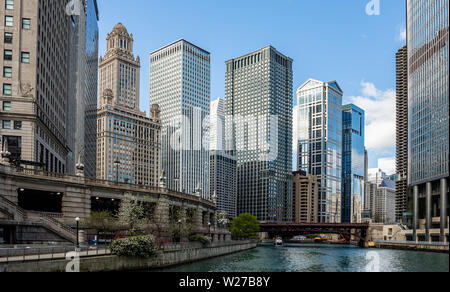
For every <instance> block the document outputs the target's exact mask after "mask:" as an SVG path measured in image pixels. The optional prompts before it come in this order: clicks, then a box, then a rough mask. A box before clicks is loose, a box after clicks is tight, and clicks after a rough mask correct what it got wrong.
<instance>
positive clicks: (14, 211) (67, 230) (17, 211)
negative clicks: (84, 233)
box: [0, 195, 77, 242]
mask: <svg viewBox="0 0 450 292" xmlns="http://www.w3.org/2000/svg"><path fill="white" fill-rule="evenodd" d="M0 208H2V209H3V210H6V211H7V212H8V213H9V214H11V215H12V216H13V218H11V219H12V220H14V221H15V222H20V223H31V224H32V225H39V226H42V227H44V228H45V229H47V230H49V231H50V232H53V233H55V234H57V235H59V236H60V237H62V238H64V239H66V240H68V241H71V242H76V239H77V234H76V231H74V230H73V229H72V228H71V227H70V226H67V225H65V224H63V223H61V222H59V221H58V220H56V219H55V218H53V217H51V216H49V215H46V214H45V213H40V212H33V211H26V210H24V209H22V208H20V207H19V206H18V205H17V204H15V203H13V202H11V201H9V200H8V199H6V198H5V197H3V196H1V195H0Z"/></svg>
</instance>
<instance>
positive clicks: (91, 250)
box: [0, 245, 111, 264]
mask: <svg viewBox="0 0 450 292" xmlns="http://www.w3.org/2000/svg"><path fill="white" fill-rule="evenodd" d="M76 251H78V252H79V256H80V258H81V257H93V256H104V255H110V254H111V251H110V250H109V246H108V245H104V246H80V248H79V249H78V250H77V248H76V247H75V246H46V247H18V248H0V264H8V263H13V262H16V263H17V262H28V261H42V260H61V259H66V257H67V254H68V253H70V252H76Z"/></svg>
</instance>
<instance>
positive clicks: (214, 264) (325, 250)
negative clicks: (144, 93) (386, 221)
mask: <svg viewBox="0 0 450 292" xmlns="http://www.w3.org/2000/svg"><path fill="white" fill-rule="evenodd" d="M161 271H164V272H368V271H375V272H377V271H379V272H449V254H448V253H429V252H415V251H402V250H383V249H373V250H371V249H362V248H358V247H353V246H343V245H326V244H286V245H284V246H283V247H275V246H273V245H263V246H259V247H258V248H256V249H253V250H249V251H244V252H240V253H237V254H233V255H228V256H223V257H218V258H214V259H209V260H204V261H201V262H196V263H192V264H186V265H181V266H177V267H172V268H168V269H164V270H161Z"/></svg>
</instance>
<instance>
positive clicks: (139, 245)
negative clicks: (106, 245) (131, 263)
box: [110, 235, 156, 258]
mask: <svg viewBox="0 0 450 292" xmlns="http://www.w3.org/2000/svg"><path fill="white" fill-rule="evenodd" d="M110 250H111V253H112V254H114V255H118V256H127V257H145V258H148V257H151V256H153V255H155V254H156V245H155V240H154V238H153V236H151V235H144V236H135V237H128V238H120V239H116V240H114V241H113V242H112V243H111V245H110Z"/></svg>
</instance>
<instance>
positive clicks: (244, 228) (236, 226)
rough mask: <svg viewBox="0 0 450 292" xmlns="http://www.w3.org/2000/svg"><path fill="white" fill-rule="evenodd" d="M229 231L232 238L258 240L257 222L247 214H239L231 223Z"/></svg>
mask: <svg viewBox="0 0 450 292" xmlns="http://www.w3.org/2000/svg"><path fill="white" fill-rule="evenodd" d="M230 231H231V235H232V236H233V238H241V239H249V238H258V232H259V224H258V220H257V219H256V217H255V216H253V215H251V214H249V213H244V214H241V215H239V217H236V218H234V219H233V221H232V222H231V227H230Z"/></svg>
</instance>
